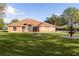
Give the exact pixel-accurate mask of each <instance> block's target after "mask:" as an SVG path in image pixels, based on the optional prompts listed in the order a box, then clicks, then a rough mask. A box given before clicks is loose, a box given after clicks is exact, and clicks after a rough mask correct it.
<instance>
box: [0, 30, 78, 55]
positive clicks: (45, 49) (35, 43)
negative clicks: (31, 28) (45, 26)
mask: <svg viewBox="0 0 79 59" xmlns="http://www.w3.org/2000/svg"><path fill="white" fill-rule="evenodd" d="M38 34H39V35H40V36H34V35H33V33H7V32H4V31H0V55H1V56H72V55H74V56H78V55H79V40H78V39H74V40H71V39H67V38H63V37H61V36H62V35H64V36H65V35H68V34H67V33H66V32H55V33H38ZM75 35H79V33H76V34H75Z"/></svg>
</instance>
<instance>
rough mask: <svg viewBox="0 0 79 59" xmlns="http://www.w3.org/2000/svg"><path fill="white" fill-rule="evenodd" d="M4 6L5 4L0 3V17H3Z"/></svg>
mask: <svg viewBox="0 0 79 59" xmlns="http://www.w3.org/2000/svg"><path fill="white" fill-rule="evenodd" d="M5 7H6V4H3V3H0V18H3V17H5V13H6V12H4V11H5Z"/></svg>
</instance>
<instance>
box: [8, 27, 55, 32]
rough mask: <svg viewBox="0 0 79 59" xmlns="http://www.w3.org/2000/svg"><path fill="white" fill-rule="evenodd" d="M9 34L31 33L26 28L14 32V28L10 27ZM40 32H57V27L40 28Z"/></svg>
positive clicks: (17, 28)
mask: <svg viewBox="0 0 79 59" xmlns="http://www.w3.org/2000/svg"><path fill="white" fill-rule="evenodd" d="M8 32H29V31H28V29H27V26H26V28H22V27H16V31H13V27H8ZM38 32H55V27H39V31H38Z"/></svg>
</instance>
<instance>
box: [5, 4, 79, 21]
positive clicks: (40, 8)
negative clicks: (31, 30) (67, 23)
mask: <svg viewBox="0 0 79 59" xmlns="http://www.w3.org/2000/svg"><path fill="white" fill-rule="evenodd" d="M68 7H76V8H79V4H78V3H9V4H7V7H6V8H5V9H6V17H5V22H7V23H9V22H10V21H11V20H12V19H19V20H22V19H26V18H30V19H35V20H39V21H42V22H43V21H45V20H46V18H47V17H50V16H52V15H53V14H56V15H61V14H62V13H63V11H64V10H65V9H66V8H68Z"/></svg>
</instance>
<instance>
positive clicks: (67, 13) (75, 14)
mask: <svg viewBox="0 0 79 59" xmlns="http://www.w3.org/2000/svg"><path fill="white" fill-rule="evenodd" d="M62 15H63V17H64V18H66V20H67V21H71V22H73V23H75V22H77V21H79V9H77V8H75V7H69V8H67V9H65V10H64V12H63V14H62Z"/></svg>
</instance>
